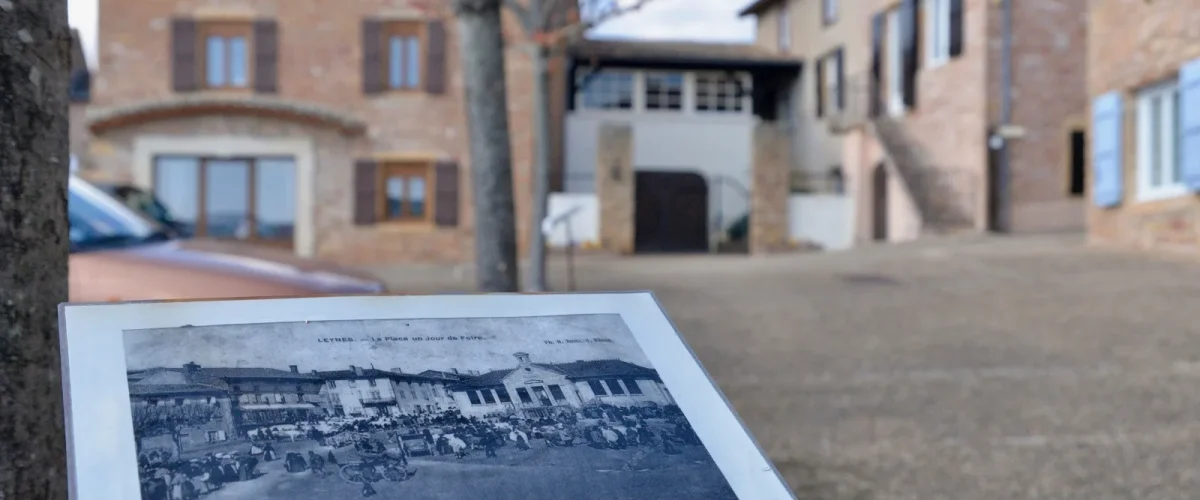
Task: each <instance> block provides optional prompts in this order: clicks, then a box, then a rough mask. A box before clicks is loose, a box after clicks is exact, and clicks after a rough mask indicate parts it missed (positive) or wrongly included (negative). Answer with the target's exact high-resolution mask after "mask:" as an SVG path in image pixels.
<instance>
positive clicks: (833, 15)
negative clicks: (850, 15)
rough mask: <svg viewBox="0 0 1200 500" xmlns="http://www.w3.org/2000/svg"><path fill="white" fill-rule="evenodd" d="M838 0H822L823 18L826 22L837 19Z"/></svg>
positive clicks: (829, 22)
mask: <svg viewBox="0 0 1200 500" xmlns="http://www.w3.org/2000/svg"><path fill="white" fill-rule="evenodd" d="M837 9H838V0H821V19H822V20H823V21H824V23H825V24H833V23H834V22H836V21H837V15H838V11H837Z"/></svg>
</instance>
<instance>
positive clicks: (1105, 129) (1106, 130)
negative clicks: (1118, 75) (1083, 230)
mask: <svg viewBox="0 0 1200 500" xmlns="http://www.w3.org/2000/svg"><path fill="white" fill-rule="evenodd" d="M1122 106H1123V104H1122V102H1121V94H1120V93H1119V92H1117V91H1113V92H1109V93H1107V94H1104V95H1102V96H1100V97H1097V98H1096V99H1095V100H1094V101H1092V134H1091V135H1092V202H1093V203H1094V204H1095V205H1096V206H1098V207H1112V206H1116V205H1118V204H1120V203H1121V198H1122V196H1123V191H1122V190H1123V184H1124V183H1123V179H1122V171H1121V170H1122V168H1123V167H1122V164H1123V161H1122V158H1121V155H1122V154H1123V151H1124V148H1123V147H1122V144H1121V143H1122V141H1123V140H1124V134H1123V133H1122V130H1123V128H1124V121H1123V118H1122V117H1123V113H1122V109H1121V107H1122Z"/></svg>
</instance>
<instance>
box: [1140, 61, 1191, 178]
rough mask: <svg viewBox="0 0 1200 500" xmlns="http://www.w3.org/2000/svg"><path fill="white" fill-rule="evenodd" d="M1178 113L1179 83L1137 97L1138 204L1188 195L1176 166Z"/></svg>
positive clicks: (1180, 172)
mask: <svg viewBox="0 0 1200 500" xmlns="http://www.w3.org/2000/svg"><path fill="white" fill-rule="evenodd" d="M1156 105H1157V106H1159V107H1158V108H1157V109H1158V110H1159V113H1158V115H1157V116H1155V114H1154V111H1155V109H1156V108H1155V106H1156ZM1179 111H1180V110H1179V84H1178V82H1176V81H1175V80H1171V81H1169V82H1164V83H1160V84H1157V85H1153V86H1150V87H1147V88H1144V89H1142V90H1141V91H1139V92H1138V94H1137V199H1138V201H1154V200H1162V199H1166V198H1175V197H1179V196H1184V195H1187V194H1188V192H1189V191H1188V188H1187V185H1185V184H1184V183H1183V174H1182V165H1181V164H1180V161H1181V159H1180V155H1179V143H1180V141H1179V114H1180V113H1179ZM1155 132H1158V134H1157V135H1156V134H1155ZM1156 173H1157V174H1158V176H1159V179H1158V180H1159V182H1158V183H1157V184H1156V183H1155V177H1156V175H1155V174H1156Z"/></svg>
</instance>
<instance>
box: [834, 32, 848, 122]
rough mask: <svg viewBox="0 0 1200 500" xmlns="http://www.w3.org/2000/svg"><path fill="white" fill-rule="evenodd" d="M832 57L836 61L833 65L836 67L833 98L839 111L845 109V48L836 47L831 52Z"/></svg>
mask: <svg viewBox="0 0 1200 500" xmlns="http://www.w3.org/2000/svg"><path fill="white" fill-rule="evenodd" d="M833 59H834V60H835V61H837V62H836V66H835V67H836V68H837V72H836V73H835V74H834V81H835V82H837V83H836V87H835V88H836V89H837V90H836V92H837V94H836V98H835V99H836V102H837V109H838V111H841V110H843V109H846V49H845V48H843V47H838V48H837V50H836V51H834V53H833Z"/></svg>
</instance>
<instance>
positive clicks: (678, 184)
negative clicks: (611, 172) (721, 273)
mask: <svg viewBox="0 0 1200 500" xmlns="http://www.w3.org/2000/svg"><path fill="white" fill-rule="evenodd" d="M634 193H635V195H634V196H635V198H634V199H635V205H634V213H635V216H634V250H635V251H637V252H639V253H647V252H707V251H708V181H706V180H705V179H704V177H702V176H700V175H699V174H695V173H690V172H637V173H636V175H635V177H634Z"/></svg>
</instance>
